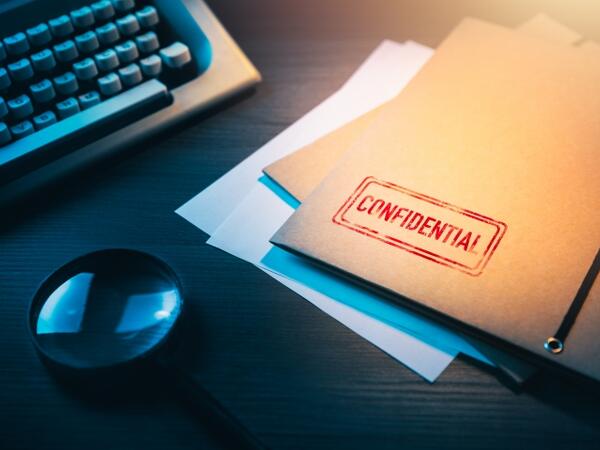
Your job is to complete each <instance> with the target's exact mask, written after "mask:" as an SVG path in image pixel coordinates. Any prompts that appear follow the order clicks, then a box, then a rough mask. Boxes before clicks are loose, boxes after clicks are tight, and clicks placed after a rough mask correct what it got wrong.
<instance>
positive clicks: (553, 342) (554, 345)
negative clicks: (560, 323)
mask: <svg viewBox="0 0 600 450" xmlns="http://www.w3.org/2000/svg"><path fill="white" fill-rule="evenodd" d="M544 348H545V349H546V350H548V351H549V352H550V353H552V354H554V355H555V354H557V353H560V352H562V351H563V343H562V341H561V340H560V339H556V338H555V337H553V336H552V337H549V338H548V339H546V342H544Z"/></svg>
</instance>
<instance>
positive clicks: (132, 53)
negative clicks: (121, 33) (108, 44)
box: [115, 41, 140, 64]
mask: <svg viewBox="0 0 600 450" xmlns="http://www.w3.org/2000/svg"><path fill="white" fill-rule="evenodd" d="M115 51H116V52H117V56H118V57H119V61H120V62H121V64H127V63H130V62H132V61H135V60H136V59H137V58H138V57H139V56H140V54H139V51H138V48H137V46H136V45H135V43H134V42H133V41H125V42H123V43H122V44H119V45H117V46H115Z"/></svg>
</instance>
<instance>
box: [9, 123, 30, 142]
mask: <svg viewBox="0 0 600 450" xmlns="http://www.w3.org/2000/svg"><path fill="white" fill-rule="evenodd" d="M10 131H11V133H12V136H13V138H15V139H20V138H24V137H25V136H29V135H30V134H33V132H34V131H35V130H34V129H33V125H32V124H31V122H30V121H29V120H24V121H23V122H20V123H18V124H16V125H14V126H13V127H11V129H10Z"/></svg>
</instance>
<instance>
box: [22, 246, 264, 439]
mask: <svg viewBox="0 0 600 450" xmlns="http://www.w3.org/2000/svg"><path fill="white" fill-rule="evenodd" d="M181 291H182V290H181V284H180V282H179V279H178V278H177V276H176V274H175V272H174V271H173V270H172V269H171V268H170V267H169V266H168V265H167V264H166V263H165V262H163V261H161V260H160V259H158V258H156V257H154V256H151V255H148V254H146V253H142V252H138V251H134V250H123V249H114V250H101V251H97V252H94V253H89V254H87V255H84V256H82V257H80V258H77V259H75V260H73V261H71V262H69V263H67V264H66V265H64V266H63V267H61V268H60V269H58V270H57V271H56V272H54V273H53V274H52V275H50V276H49V277H48V278H47V279H46V280H45V281H44V282H43V283H42V285H41V286H40V287H39V289H38V291H37V292H36V294H35V296H34V297H33V299H32V301H31V305H30V308H29V330H30V332H31V337H32V339H33V343H34V345H35V347H36V349H37V351H38V354H39V355H40V357H41V358H42V360H43V361H44V362H45V363H46V365H47V366H48V367H49V368H50V369H53V370H54V371H55V372H56V373H58V374H59V375H63V376H65V377H70V378H72V379H77V380H80V381H81V380H83V381H89V380H91V379H93V378H94V379H103V380H105V381H106V379H114V380H118V379H119V378H121V379H123V378H127V376H131V375H132V374H133V376H134V377H135V375H136V374H137V376H138V377H139V376H141V375H142V372H141V371H142V370H143V369H142V368H144V369H147V368H148V367H152V364H155V366H156V364H158V365H159V366H165V367H166V368H167V372H169V373H170V374H172V375H173V376H174V377H175V383H177V384H178V385H179V386H180V387H182V388H184V389H185V390H186V394H187V395H186V397H187V398H188V399H191V400H192V401H194V402H197V403H199V404H201V405H202V406H203V407H206V406H208V407H210V409H211V412H212V413H213V415H214V417H216V418H218V419H219V420H218V422H219V426H220V427H221V430H220V431H222V432H224V435H226V436H227V438H228V439H229V440H232V437H233V439H234V440H237V441H238V442H237V443H236V447H237V446H239V447H243V448H252V449H265V448H266V447H265V446H264V445H263V444H262V443H261V442H260V441H258V439H257V438H256V437H255V436H254V435H252V434H251V433H250V432H249V431H248V430H247V429H246V428H245V427H244V426H243V425H242V424H241V423H240V422H239V421H238V420H237V419H236V418H235V417H233V416H232V415H231V414H229V413H228V412H227V411H226V410H225V409H224V408H223V407H222V406H221V405H220V404H219V403H218V402H217V401H216V400H215V399H214V398H213V397H212V396H211V395H210V394H209V393H208V392H207V391H206V390H204V389H203V388H202V386H200V385H199V384H198V383H197V382H195V381H194V380H193V379H192V378H191V377H189V376H188V375H186V374H185V373H184V372H182V371H180V370H178V369H177V368H176V367H174V366H170V365H169V364H168V362H167V358H166V357H165V352H166V347H167V344H169V343H171V342H172V341H173V338H174V337H175V336H176V335H177V334H178V333H177V332H178V331H179V329H180V324H181V318H182V313H183V310H184V308H183V305H184V301H183V296H182V293H181ZM148 363H150V364H148ZM214 417H213V418H214Z"/></svg>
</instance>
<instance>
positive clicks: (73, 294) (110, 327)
mask: <svg viewBox="0 0 600 450" xmlns="http://www.w3.org/2000/svg"><path fill="white" fill-rule="evenodd" d="M181 305H182V298H181V294H180V290H179V287H178V285H177V282H176V281H175V280H174V279H173V277H172V276H171V274H169V273H168V272H167V271H166V270H165V267H163V266H162V265H161V264H160V261H158V260H155V259H153V258H150V257H148V256H147V255H144V254H141V253H135V252H128V251H118V250H117V251H113V252H104V253H101V252H99V253H95V254H91V255H88V256H87V257H83V258H81V259H79V260H77V261H75V262H74V263H72V264H71V267H68V266H65V267H64V268H63V269H61V270H59V272H57V273H55V274H54V275H53V277H51V278H50V279H49V280H47V282H46V283H45V286H44V288H43V289H40V291H38V297H37V298H36V300H35V301H34V304H33V306H32V311H31V315H30V320H31V324H30V325H31V328H32V333H33V338H34V340H35V341H36V342H37V344H38V347H39V348H40V350H41V351H42V352H43V353H45V354H46V356H47V357H49V358H50V359H51V360H53V361H56V362H59V363H61V364H63V365H66V366H69V367H73V368H81V369H92V368H101V367H106V366H113V365H116V364H120V363H124V362H128V361H131V360H133V359H136V358H138V357H141V356H143V355H144V354H145V353H147V352H149V351H150V350H152V349H153V348H155V347H156V346H157V345H158V344H159V343H160V342H161V341H162V340H163V339H165V338H166V337H167V335H168V334H169V333H170V331H171V330H172V328H173V326H174V325H175V322H176V320H177V318H178V316H179V314H180V312H181Z"/></svg>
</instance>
